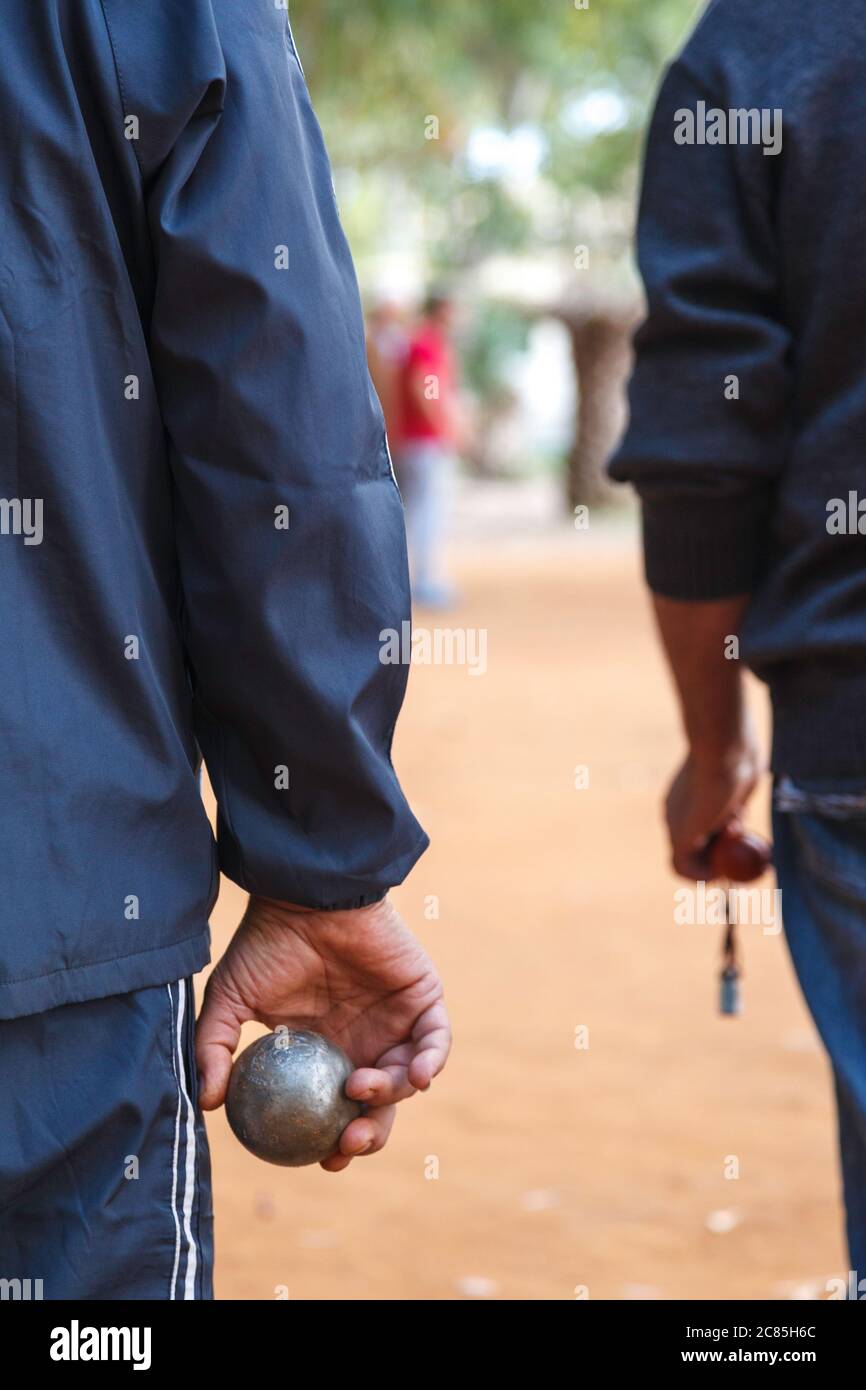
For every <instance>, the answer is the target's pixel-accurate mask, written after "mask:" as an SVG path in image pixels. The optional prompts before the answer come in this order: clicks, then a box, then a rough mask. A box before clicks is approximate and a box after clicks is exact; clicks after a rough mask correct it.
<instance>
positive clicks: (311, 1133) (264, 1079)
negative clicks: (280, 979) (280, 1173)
mask: <svg viewBox="0 0 866 1390" xmlns="http://www.w3.org/2000/svg"><path fill="white" fill-rule="evenodd" d="M354 1070H355V1068H354V1067H353V1066H352V1063H351V1061H350V1060H349V1058H348V1057H347V1056H346V1054H345V1052H344V1051H343V1049H342V1048H341V1047H337V1045H336V1043H332V1042H329V1041H328V1039H327V1038H323V1037H321V1035H320V1034H319V1033H309V1032H307V1031H306V1030H304V1029H295V1028H285V1029H280V1030H279V1031H278V1032H276V1033H268V1034H266V1036H265V1037H263V1038H258V1039H257V1040H256V1041H255V1042H254V1043H251V1044H250V1046H249V1047H247V1048H245V1049H244V1051H243V1052H242V1053H241V1055H240V1056H239V1057H238V1059H237V1060H236V1062H235V1064H234V1066H233V1067H232V1074H231V1078H230V1080H229V1088H228V1094H227V1096H226V1115H227V1116H228V1122H229V1124H230V1125H231V1127H232V1130H233V1131H234V1133H235V1135H236V1137H237V1138H238V1139H239V1140H240V1141H241V1143H242V1144H243V1145H244V1147H245V1148H247V1149H249V1151H250V1153H254V1154H255V1155H256V1157H257V1158H263V1159H264V1160H265V1162H266V1163H279V1164H281V1165H282V1167H284V1168H301V1167H303V1166H304V1165H305V1164H308V1163H321V1161H322V1159H323V1158H327V1157H328V1156H329V1155H330V1154H332V1153H333V1152H334V1150H335V1149H336V1147H337V1144H338V1142H339V1138H340V1135H341V1134H342V1132H343V1130H344V1129H345V1128H346V1125H347V1124H348V1123H349V1121H350V1120H354V1119H357V1117H358V1116H359V1115H361V1114H363V1110H364V1107H363V1106H362V1105H361V1104H360V1102H359V1101H356V1100H350V1099H349V1097H348V1096H347V1095H346V1082H347V1080H348V1078H349V1077H350V1076H351V1074H352V1072H353V1071H354Z"/></svg>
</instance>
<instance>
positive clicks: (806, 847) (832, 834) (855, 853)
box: [788, 812, 866, 903]
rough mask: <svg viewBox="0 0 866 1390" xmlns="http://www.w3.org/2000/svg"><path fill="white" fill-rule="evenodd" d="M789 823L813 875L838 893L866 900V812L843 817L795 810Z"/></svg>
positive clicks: (804, 860) (852, 898) (840, 895)
mask: <svg viewBox="0 0 866 1390" xmlns="http://www.w3.org/2000/svg"><path fill="white" fill-rule="evenodd" d="M788 823H789V825H790V829H791V834H792V836H793V838H794V840H795V842H796V844H797V848H798V851H799V853H800V856H801V858H802V862H803V864H804V866H805V867H806V868H807V869H808V871H809V873H810V874H811V875H812V877H813V878H815V879H816V880H817V881H818V882H819V883H821V884H822V886H823V887H825V888H827V889H829V890H830V891H831V892H832V893H833V894H835V895H836V896H837V897H840V898H845V899H847V900H849V901H851V902H856V903H864V902H866V813H860V814H858V815H852V816H848V817H847V818H845V819H842V818H840V817H835V816H822V815H816V814H813V813H811V812H805V813H804V812H793V813H791V814H790V815H789V816H788Z"/></svg>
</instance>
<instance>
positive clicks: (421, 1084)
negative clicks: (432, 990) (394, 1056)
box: [409, 1001, 451, 1091]
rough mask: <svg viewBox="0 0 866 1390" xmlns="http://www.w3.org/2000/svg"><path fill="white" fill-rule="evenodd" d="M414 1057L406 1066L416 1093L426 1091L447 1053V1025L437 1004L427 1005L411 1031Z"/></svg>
mask: <svg viewBox="0 0 866 1390" xmlns="http://www.w3.org/2000/svg"><path fill="white" fill-rule="evenodd" d="M412 1037H413V1040H414V1042H415V1053H414V1056H413V1058H412V1060H411V1062H410V1063H409V1080H410V1081H411V1083H412V1085H413V1086H414V1087H415V1088H416V1089H417V1090H419V1091H426V1090H427V1087H428V1086H429V1085H430V1082H431V1081H432V1080H433V1078H434V1076H438V1075H439V1073H440V1071H441V1070H442V1068H443V1067H444V1066H445V1063H446V1062H447V1061H448V1054H449V1052H450V1051H451V1022H450V1020H449V1018H448V1010H447V1009H446V1008H445V1005H444V1004H443V1003H442V1002H441V1001H440V1002H438V1003H436V1004H431V1006H430V1008H429V1009H427V1010H426V1011H425V1012H424V1013H423V1014H422V1015H421V1017H420V1018H419V1019H418V1021H417V1023H416V1024H415V1027H414V1028H413V1030H412Z"/></svg>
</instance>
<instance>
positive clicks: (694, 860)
mask: <svg viewBox="0 0 866 1390" xmlns="http://www.w3.org/2000/svg"><path fill="white" fill-rule="evenodd" d="M762 771H763V767H762V763H761V758H760V753H759V751H758V748H757V746H756V744H755V743H754V741H753V739H752V738H751V734H750V731H749V730H748V729H746V730H744V733H743V737H742V741H741V742H740V744H739V745H737V746H734V747H731V748H728V749H726V750H723V751H720V752H719V753H718V754H715V755H714V756H712V757H710V758H707V757H702V756H700V755H697V754H695V753H694V752H691V753H690V754H689V756H688V757H687V758H686V760H685V762H684V763H683V765H682V767H681V768H680V770H679V772H678V773H677V775H676V777H675V778H674V780H673V782H672V783H671V786H670V790H669V792H668V795H667V800H666V802H665V816H666V818H667V824H668V833H669V835H670V840H671V851H672V862H673V867H674V869H675V870H676V872H677V873H678V874H681V875H682V876H683V878H689V879H693V880H695V881H697V880H700V879H704V880H706V879H710V878H712V870H711V868H710V856H709V842H710V840H711V839H712V837H713V836H714V835H715V834H717V833H718V831H720V830H722V829H723V828H724V826H726V825H727V824H728V823H729V821H732V820H734V819H736V818H737V817H738V816H739V813H740V811H742V809H743V807H744V806H745V804H746V802H747V801H748V799H749V797H750V796H751V794H752V792H753V791H754V789H755V787H756V785H757V783H758V780H759V778H760V776H761V773H762Z"/></svg>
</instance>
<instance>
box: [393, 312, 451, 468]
mask: <svg viewBox="0 0 866 1390" xmlns="http://www.w3.org/2000/svg"><path fill="white" fill-rule="evenodd" d="M416 376H420V377H421V378H422V379H424V378H426V381H425V383H424V384H425V388H426V391H427V394H428V396H429V397H430V401H429V409H430V416H429V417H428V416H427V415H425V414H424V412H423V410H422V409H421V406H420V405H419V404H418V402H417V401H416V400H415V398H414V396H413V395H412V392H411V390H410V388H409V382H410V380H411V379H412V378H413V377H416ZM453 387H454V362H453V357H452V353H451V348H450V347H449V345H448V342H447V340H446V339H445V337H444V336H443V335H442V334H441V333H440V332H439V330H438V328H435V327H434V326H433V325H432V324H429V323H425V324H423V325H422V327H421V328H419V329H418V331H417V333H415V334H414V336H413V338H412V340H411V342H410V344H409V351H408V352H407V354H406V357H405V360H404V362H403V367H402V371H401V373H400V383H399V391H398V403H399V406H400V417H401V428H400V437H401V439H405V440H413V439H448V438H449V437H450V424H449V421H450V413H451V412H450V409H449V407H450V403H451V392H452V390H453Z"/></svg>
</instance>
